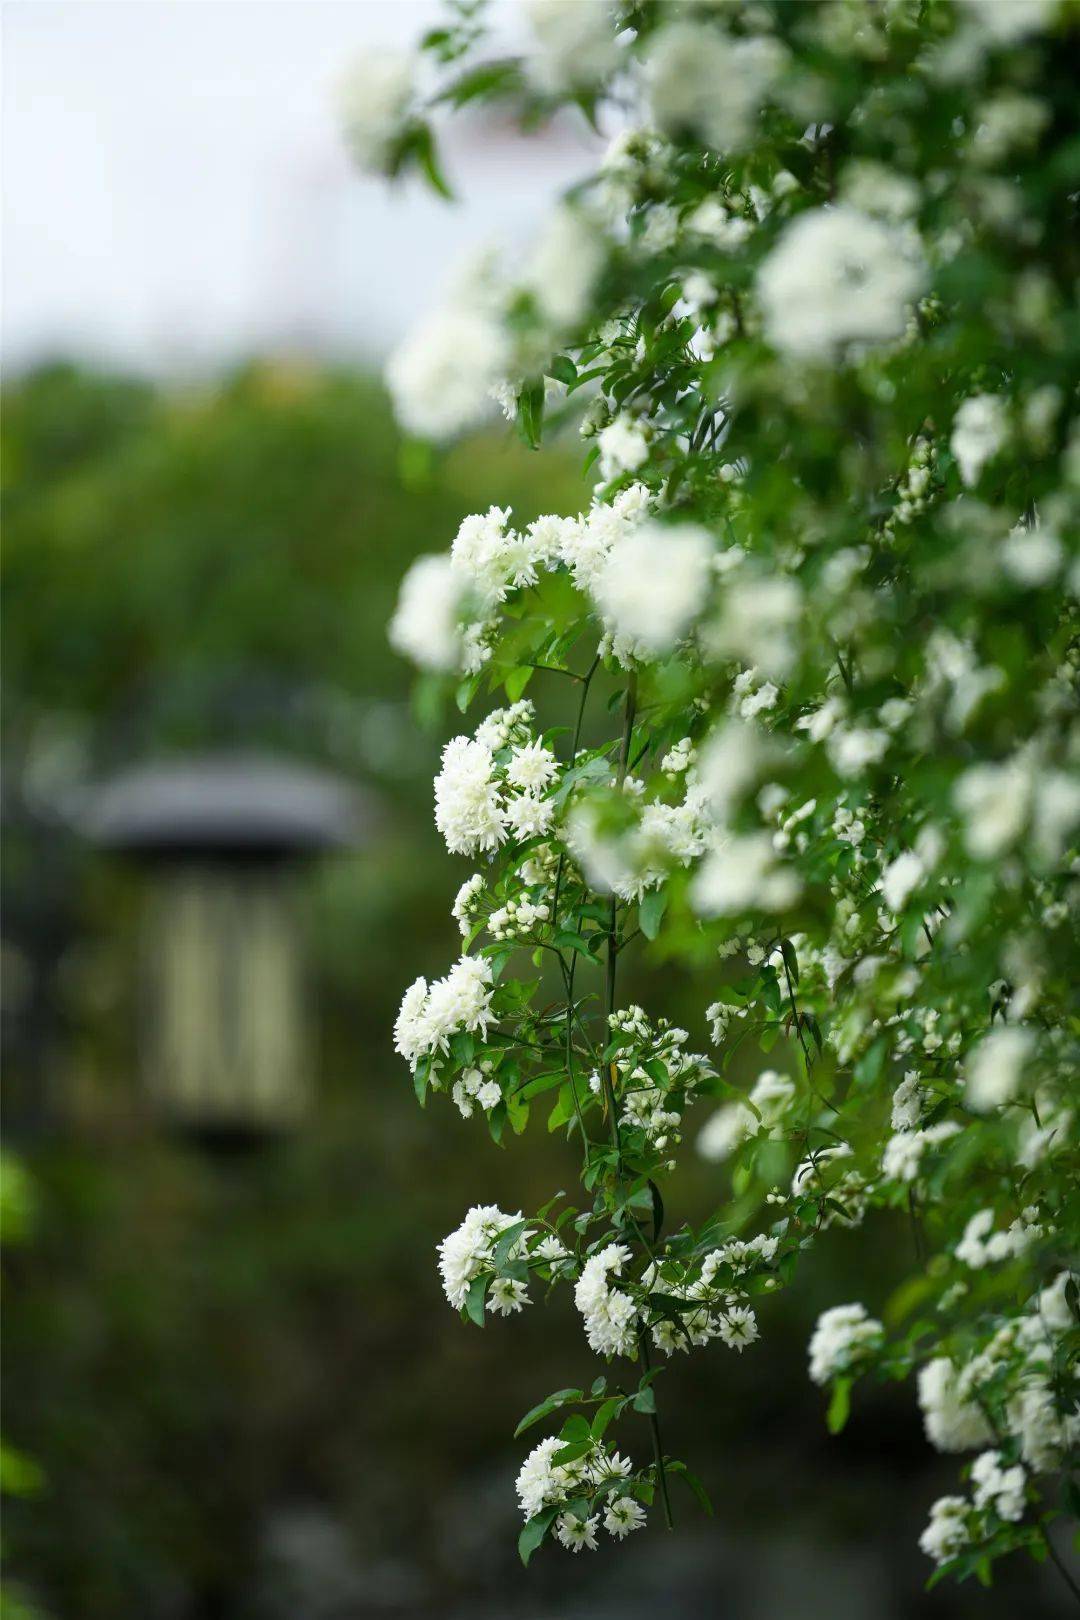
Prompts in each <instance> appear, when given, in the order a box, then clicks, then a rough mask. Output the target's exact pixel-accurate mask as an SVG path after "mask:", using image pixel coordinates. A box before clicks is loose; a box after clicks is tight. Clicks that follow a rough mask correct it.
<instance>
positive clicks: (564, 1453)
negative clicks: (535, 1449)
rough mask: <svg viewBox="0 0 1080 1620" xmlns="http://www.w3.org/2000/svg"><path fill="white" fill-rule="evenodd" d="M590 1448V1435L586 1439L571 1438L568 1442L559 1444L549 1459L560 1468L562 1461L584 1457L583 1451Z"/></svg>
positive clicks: (591, 1444) (569, 1461)
mask: <svg viewBox="0 0 1080 1620" xmlns="http://www.w3.org/2000/svg"><path fill="white" fill-rule="evenodd" d="M592 1448H593V1441H592V1436H591V1435H590V1436H589V1438H588V1439H587V1440H571V1441H570V1442H569V1444H567V1445H565V1446H560V1447H559V1449H558V1451H556V1452H555V1453H554V1455H553V1456H552V1459H551V1461H552V1465H553V1466H554V1467H556V1468H561V1467H562V1466H563V1465H564V1463H571V1462H577V1460H578V1458H579V1457H584V1456H585V1453H586V1452H588V1451H591V1450H592Z"/></svg>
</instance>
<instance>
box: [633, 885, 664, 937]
mask: <svg viewBox="0 0 1080 1620" xmlns="http://www.w3.org/2000/svg"><path fill="white" fill-rule="evenodd" d="M667 903H668V893H667V889H650V891H649V893H648V894H646V895H643V896H642V899H641V903H640V905H639V906H638V920H639V922H640V923H641V932H642V933H643V934H644V935H645V938H646V939H655V938H656V936H657V934H658V933H659V932H660V924H661V922H662V921H663V920H664V912H665V911H666V910H667Z"/></svg>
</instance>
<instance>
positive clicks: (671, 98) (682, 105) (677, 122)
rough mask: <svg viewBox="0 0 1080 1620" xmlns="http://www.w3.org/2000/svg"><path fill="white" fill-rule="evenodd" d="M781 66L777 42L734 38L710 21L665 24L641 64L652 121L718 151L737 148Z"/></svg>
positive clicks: (651, 42)
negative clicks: (697, 139) (693, 137)
mask: <svg viewBox="0 0 1080 1620" xmlns="http://www.w3.org/2000/svg"><path fill="white" fill-rule="evenodd" d="M783 64H784V50H783V47H782V46H781V45H780V44H778V43H777V41H775V40H772V39H766V38H761V37H758V38H747V39H736V38H733V37H732V36H731V35H729V34H728V33H727V32H726V30H725V29H723V28H721V27H717V26H716V25H715V24H714V23H711V22H706V23H699V22H692V21H690V20H689V19H687V20H680V21H677V22H672V23H668V24H667V25H666V26H665V27H663V28H661V29H660V30H659V31H658V32H657V33H656V34H654V35H653V36H652V39H651V41H650V44H649V50H648V55H647V57H646V60H645V77H646V84H647V88H648V95H649V107H650V110H651V112H652V116H653V119H654V121H655V123H656V125H657V126H658V128H660V129H662V130H663V131H664V132H665V133H667V134H671V135H680V134H686V133H690V134H694V135H698V136H700V137H701V139H702V140H703V141H704V142H705V143H706V145H708V146H712V147H715V148H716V149H717V150H718V151H721V152H726V151H728V150H730V149H731V148H733V147H738V146H741V145H742V144H743V143H744V142H745V141H746V140H747V139H748V137H749V136H750V135H751V134H752V132H753V129H754V125H755V122H756V121H757V119H758V117H759V115H760V112H761V108H762V103H763V102H764V100H765V98H766V96H767V95H768V92H769V89H770V87H771V85H772V83H773V81H774V79H775V78H776V77H777V74H778V73H779V72H780V71H781V69H782V67H783Z"/></svg>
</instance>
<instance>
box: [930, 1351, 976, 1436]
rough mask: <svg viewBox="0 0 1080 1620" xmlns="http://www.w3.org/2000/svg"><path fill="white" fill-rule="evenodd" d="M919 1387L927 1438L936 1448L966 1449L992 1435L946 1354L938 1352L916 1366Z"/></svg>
mask: <svg viewBox="0 0 1080 1620" xmlns="http://www.w3.org/2000/svg"><path fill="white" fill-rule="evenodd" d="M918 1389H919V1406H920V1407H921V1409H922V1415H923V1424H924V1427H925V1429H926V1438H927V1439H928V1440H929V1442H930V1444H931V1445H932V1446H936V1448H937V1450H938V1451H969V1450H970V1449H971V1448H972V1447H974V1446H981V1445H985V1444H986V1442H987V1441H988V1440H989V1439H991V1438H992V1433H991V1429H990V1426H989V1424H988V1423H987V1420H986V1418H985V1417H984V1416H983V1414H982V1410H981V1409H980V1407H979V1406H978V1405H977V1404H976V1402H975V1401H972V1400H968V1399H967V1398H966V1396H965V1395H964V1394H963V1393H962V1392H961V1389H960V1385H959V1380H958V1377H957V1372H956V1368H955V1367H954V1366H953V1364H952V1362H951V1361H950V1360H949V1358H948V1356H937V1357H935V1358H934V1360H933V1361H928V1362H927V1363H926V1365H925V1366H924V1367H921V1368H920V1369H919V1385H918Z"/></svg>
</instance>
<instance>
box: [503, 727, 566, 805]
mask: <svg viewBox="0 0 1080 1620" xmlns="http://www.w3.org/2000/svg"><path fill="white" fill-rule="evenodd" d="M555 774H556V765H555V755H554V754H553V753H552V752H551V750H550V748H545V747H544V745H543V743H542V742H540V741H539V740H538V739H537V740H534V741H533V742H530V743H525V744H523V745H522V746H521V747H520V748H515V749H514V751H513V753H512V754H511V756H510V763H509V765H508V766H507V767H506V777H507V781H508V782H509V783H510V785H511V786H512V787H516V788H521V789H522V790H523V791H524V792H526V793H539V792H540V791H541V789H543V788H546V787H547V785H548V783H549V782H550V781H552V780H553V778H554V777H555Z"/></svg>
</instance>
